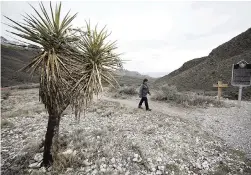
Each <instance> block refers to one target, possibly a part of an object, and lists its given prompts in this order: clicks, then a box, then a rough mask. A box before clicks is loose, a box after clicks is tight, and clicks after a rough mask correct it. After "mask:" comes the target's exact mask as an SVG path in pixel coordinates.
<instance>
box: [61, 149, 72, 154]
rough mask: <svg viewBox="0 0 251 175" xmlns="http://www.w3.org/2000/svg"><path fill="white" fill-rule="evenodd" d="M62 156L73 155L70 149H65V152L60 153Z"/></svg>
mask: <svg viewBox="0 0 251 175" xmlns="http://www.w3.org/2000/svg"><path fill="white" fill-rule="evenodd" d="M62 154H64V155H67V154H73V150H72V149H67V150H66V151H64V152H62Z"/></svg>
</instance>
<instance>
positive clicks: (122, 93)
mask: <svg viewBox="0 0 251 175" xmlns="http://www.w3.org/2000/svg"><path fill="white" fill-rule="evenodd" d="M108 92H109V93H112V96H113V97H115V98H126V96H134V95H137V94H138V91H137V90H136V88H135V87H133V86H124V87H119V88H110V89H109V90H108Z"/></svg>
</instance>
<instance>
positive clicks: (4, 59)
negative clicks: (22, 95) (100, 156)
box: [1, 44, 38, 87]
mask: <svg viewBox="0 0 251 175" xmlns="http://www.w3.org/2000/svg"><path fill="white" fill-rule="evenodd" d="M37 53H38V51H37V50H33V49H25V48H21V47H15V46H6V45H3V44H1V87H6V86H14V85H19V84H24V83H36V82H38V77H37V76H34V77H33V78H31V76H30V75H29V74H28V73H26V72H23V71H22V72H21V71H20V72H18V70H19V69H21V68H23V67H24V66H25V65H26V64H27V63H28V62H29V61H30V60H31V59H32V57H33V56H35V55H36V54H37Z"/></svg>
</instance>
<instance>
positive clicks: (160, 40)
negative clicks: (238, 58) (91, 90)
mask: <svg viewBox="0 0 251 175" xmlns="http://www.w3.org/2000/svg"><path fill="white" fill-rule="evenodd" d="M30 3H31V4H32V5H34V6H35V7H38V2H36V1H35V2H34V1H33V2H30ZM55 3H56V2H53V4H55ZM44 4H45V6H46V7H49V3H48V2H44ZM62 5H63V6H62V8H63V9H62V10H63V12H64V14H65V13H66V12H67V11H68V10H70V9H71V12H72V14H73V13H75V12H78V16H77V18H76V19H75V20H74V21H73V24H74V25H75V26H84V24H85V20H89V19H90V21H91V23H92V24H96V23H99V26H100V27H103V26H104V25H107V29H108V30H110V31H112V35H111V39H115V40H117V41H118V42H117V43H118V47H119V49H118V52H120V53H124V54H123V55H122V56H121V57H122V58H123V59H126V60H130V61H128V62H126V64H125V65H124V67H125V68H126V69H128V70H133V71H138V72H140V73H150V75H153V74H152V73H151V72H171V71H173V70H175V69H177V68H179V67H180V66H182V64H183V63H184V62H186V61H188V60H191V59H193V58H198V57H202V56H207V55H208V54H209V52H210V51H211V50H212V49H213V48H215V47H217V46H218V45H220V44H222V43H224V42H226V41H228V40H230V39H231V38H233V37H234V36H236V35H238V34H240V33H241V32H244V31H246V30H247V29H248V28H250V27H251V20H250V19H251V2H213V1H212V2H198V1H197V2H170V1H169V2H168V1H166V2H164V1H160V2H156V1H148V2H142V1H138V2H132V1H127V2H126V1H125V2H112V1H107V2H104V1H101V2H98V1H96V2H91V1H84V2H80V1H78V2H77V1H76V2H74V1H68V2H63V4H62ZM25 12H26V13H33V11H32V9H31V7H30V6H29V5H28V2H1V14H2V15H6V16H8V17H10V18H12V19H14V20H16V21H22V16H21V14H24V13H25ZM1 20H2V22H6V19H4V18H3V16H2V19H1ZM6 29H7V26H5V25H3V24H1V35H2V36H4V37H6V38H7V39H11V38H10V36H11V35H10V34H9V33H7V32H6V31H5V30H6Z"/></svg>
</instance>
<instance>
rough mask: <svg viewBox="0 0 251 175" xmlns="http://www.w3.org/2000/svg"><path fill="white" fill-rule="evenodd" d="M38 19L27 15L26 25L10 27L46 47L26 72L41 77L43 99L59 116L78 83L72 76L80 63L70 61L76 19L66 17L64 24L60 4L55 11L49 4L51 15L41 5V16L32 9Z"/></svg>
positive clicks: (18, 34)
mask: <svg viewBox="0 0 251 175" xmlns="http://www.w3.org/2000/svg"><path fill="white" fill-rule="evenodd" d="M31 7H32V8H33V10H34V12H35V13H36V15H37V16H34V15H29V14H26V16H24V23H19V22H16V21H14V20H12V19H10V18H8V17H6V18H7V19H9V20H10V21H12V22H13V23H14V25H11V27H12V28H13V29H16V31H17V32H11V33H12V34H15V35H17V36H19V37H21V38H24V39H27V40H29V41H32V42H35V43H37V44H39V45H41V46H42V47H43V51H42V52H41V53H40V54H39V55H38V56H36V57H34V58H33V60H32V62H31V63H30V64H28V65H27V66H26V67H25V68H24V69H26V70H28V71H30V72H31V74H33V73H34V72H35V71H38V72H39V74H40V91H39V92H40V97H41V99H42V102H43V103H44V104H45V107H46V108H47V109H48V112H49V113H57V114H60V113H61V112H62V111H63V110H64V108H65V106H67V104H68V103H69V102H68V101H69V99H68V96H69V95H68V93H67V91H69V88H70V87H71V86H72V84H74V82H75V81H76V80H75V79H74V78H73V77H72V76H71V73H72V71H73V70H75V68H74V64H77V62H76V61H75V60H74V59H72V57H71V55H72V54H71V50H72V49H71V48H70V43H71V42H72V41H74V37H73V36H71V35H70V34H69V32H68V30H69V28H70V27H71V22H72V20H73V19H74V18H75V17H76V14H75V15H73V16H70V15H69V12H68V13H67V15H66V16H65V17H64V18H63V19H62V20H61V19H60V16H61V3H60V4H59V6H57V5H56V8H55V11H53V9H52V5H51V3H50V13H49V12H47V11H46V9H45V7H44V5H43V4H42V3H40V10H41V12H40V13H39V12H38V11H37V10H36V9H35V7H33V6H31Z"/></svg>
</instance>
